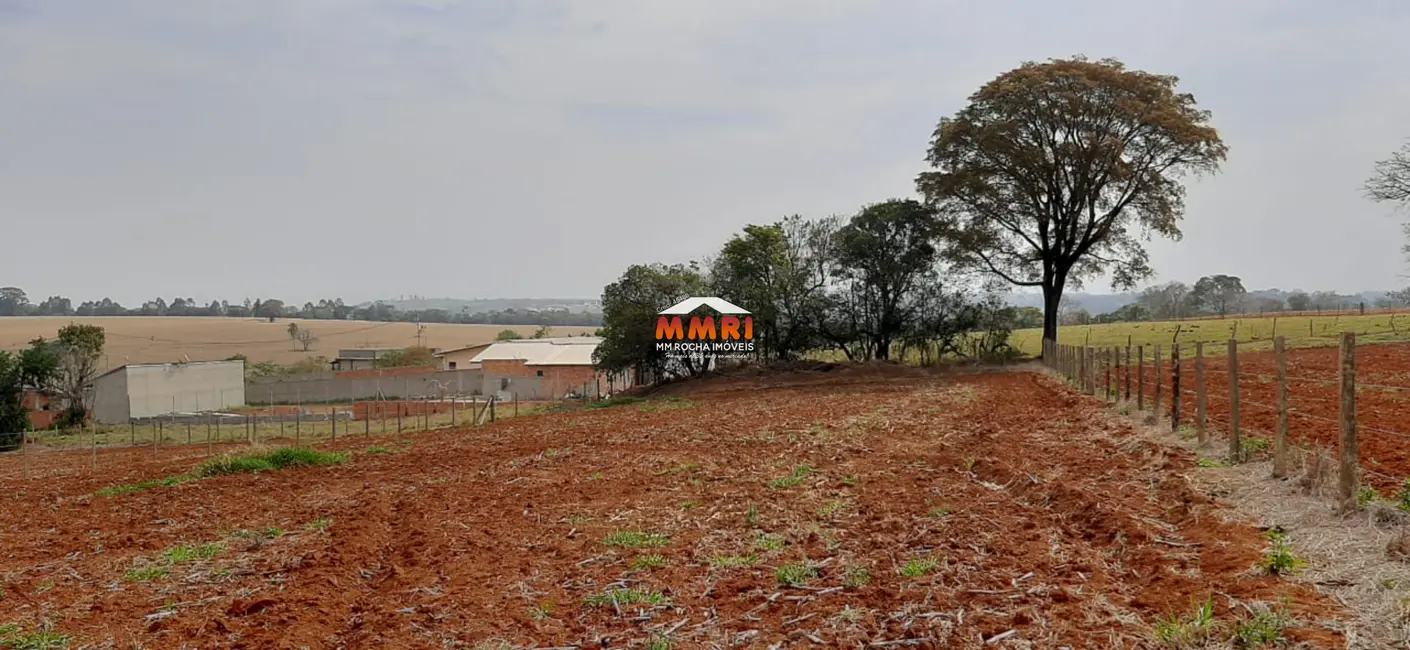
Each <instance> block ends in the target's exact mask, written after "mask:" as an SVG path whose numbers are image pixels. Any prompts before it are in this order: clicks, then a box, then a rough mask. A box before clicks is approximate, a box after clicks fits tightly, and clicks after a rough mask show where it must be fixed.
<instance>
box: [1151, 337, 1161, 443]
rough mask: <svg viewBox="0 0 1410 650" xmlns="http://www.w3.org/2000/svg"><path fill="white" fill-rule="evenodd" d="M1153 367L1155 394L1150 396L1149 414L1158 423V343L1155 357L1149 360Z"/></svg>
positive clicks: (1159, 377)
mask: <svg viewBox="0 0 1410 650" xmlns="http://www.w3.org/2000/svg"><path fill="white" fill-rule="evenodd" d="M1151 365H1152V366H1154V367H1155V394H1154V395H1152V396H1151V414H1152V415H1153V416H1154V420H1155V422H1156V423H1157V424H1159V423H1160V387H1161V384H1162V383H1163V382H1161V379H1162V377H1161V376H1160V344H1159V343H1157V344H1156V345H1155V359H1153V360H1152V361H1151Z"/></svg>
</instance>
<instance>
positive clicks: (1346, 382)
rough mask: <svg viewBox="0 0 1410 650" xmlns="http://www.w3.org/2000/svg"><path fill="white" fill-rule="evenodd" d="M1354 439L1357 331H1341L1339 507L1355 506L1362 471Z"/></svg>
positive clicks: (1350, 508)
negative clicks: (1359, 476) (1359, 475)
mask: <svg viewBox="0 0 1410 650" xmlns="http://www.w3.org/2000/svg"><path fill="white" fill-rule="evenodd" d="M1360 460H1361V459H1360V451H1359V449H1358V448H1357V442H1356V333H1355V332H1342V334H1341V480H1340V481H1339V486H1340V488H1341V494H1340V496H1341V507H1342V510H1343V511H1347V512H1349V511H1351V510H1354V509H1355V508H1356V488H1357V485H1356V484H1357V482H1358V481H1357V479H1358V476H1357V475H1358V474H1359V473H1360V470H1361V467H1360V465H1361V462H1360Z"/></svg>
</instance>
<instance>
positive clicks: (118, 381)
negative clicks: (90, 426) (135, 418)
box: [93, 368, 131, 424]
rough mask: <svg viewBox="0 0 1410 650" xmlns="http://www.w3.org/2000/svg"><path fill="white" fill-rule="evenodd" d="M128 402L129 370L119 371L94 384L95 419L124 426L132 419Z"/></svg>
mask: <svg viewBox="0 0 1410 650" xmlns="http://www.w3.org/2000/svg"><path fill="white" fill-rule="evenodd" d="M130 408H131V406H130V403H129V402H128V400H127V370H126V369H121V368H120V369H118V370H116V371H113V372H110V373H107V374H105V375H102V376H100V377H98V379H97V381H95V382H93V419H94V420H96V421H98V422H102V423H103V424H122V423H123V422H127V419H128V418H129V417H131V412H130Z"/></svg>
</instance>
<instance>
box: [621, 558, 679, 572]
mask: <svg viewBox="0 0 1410 650" xmlns="http://www.w3.org/2000/svg"><path fill="white" fill-rule="evenodd" d="M668 564H670V562H668V561H666V556H664V555H659V554H652V555H639V556H637V557H636V558H635V559H633V560H632V564H631V567H632V569H635V570H637V571H641V570H643V569H659V568H661V567H664V566H666V565H668Z"/></svg>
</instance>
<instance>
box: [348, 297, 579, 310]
mask: <svg viewBox="0 0 1410 650" xmlns="http://www.w3.org/2000/svg"><path fill="white" fill-rule="evenodd" d="M376 302H380V303H383V304H385V305H389V306H391V307H392V308H394V309H396V310H397V311H424V310H427V309H444V310H445V311H447V312H450V313H452V314H458V313H461V312H464V313H467V314H483V313H487V312H492V311H505V310H507V309H515V310H520V311H526V310H535V311H549V310H553V311H558V310H566V311H568V312H571V313H575V314H579V313H601V312H602V305H601V303H600V302H599V301H597V300H592V299H588V298H475V299H470V300H466V299H461V298H424V297H421V296H408V297H401V298H397V299H395V300H379V301H376ZM372 304H373V303H372V302H365V303H363V304H361V305H358V306H359V307H367V306H370V305H372Z"/></svg>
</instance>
